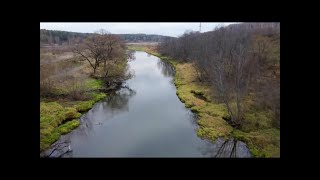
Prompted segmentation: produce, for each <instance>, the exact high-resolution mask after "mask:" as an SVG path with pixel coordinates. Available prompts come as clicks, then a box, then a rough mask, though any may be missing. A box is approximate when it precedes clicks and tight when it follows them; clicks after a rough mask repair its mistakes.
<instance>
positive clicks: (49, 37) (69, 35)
mask: <svg viewBox="0 0 320 180" xmlns="http://www.w3.org/2000/svg"><path fill="white" fill-rule="evenodd" d="M91 34H92V33H77V32H68V31H56V30H46V29H40V46H41V45H48V44H50V45H52V44H59V45H61V44H70V43H71V42H73V41H74V40H76V39H78V40H83V39H84V38H86V37H88V36H89V35H91ZM116 35H118V36H120V38H121V39H122V40H124V41H125V42H162V41H163V40H165V39H171V38H173V37H169V36H162V35H153V34H151V35H149V34H116Z"/></svg>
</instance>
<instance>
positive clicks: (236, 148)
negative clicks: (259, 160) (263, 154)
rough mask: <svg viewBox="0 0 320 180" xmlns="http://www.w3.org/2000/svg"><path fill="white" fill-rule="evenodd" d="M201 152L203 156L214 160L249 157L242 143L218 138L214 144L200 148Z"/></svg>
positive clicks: (247, 150) (248, 152)
mask: <svg viewBox="0 0 320 180" xmlns="http://www.w3.org/2000/svg"><path fill="white" fill-rule="evenodd" d="M201 152H202V154H203V155H204V156H208V157H215V158H246V157H251V154H250V151H249V149H248V148H247V146H246V144H245V143H243V142H242V141H237V140H234V139H233V138H231V139H230V140H224V139H223V138H218V139H217V140H216V142H215V143H213V144H211V143H207V145H206V146H203V147H201Z"/></svg>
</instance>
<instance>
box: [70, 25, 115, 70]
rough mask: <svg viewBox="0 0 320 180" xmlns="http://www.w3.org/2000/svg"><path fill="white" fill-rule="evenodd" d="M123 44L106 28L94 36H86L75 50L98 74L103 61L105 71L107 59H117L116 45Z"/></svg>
mask: <svg viewBox="0 0 320 180" xmlns="http://www.w3.org/2000/svg"><path fill="white" fill-rule="evenodd" d="M119 44H121V40H120V39H119V38H118V37H117V36H115V35H112V34H109V33H108V32H107V31H105V30H99V31H97V32H96V33H95V34H93V35H92V36H90V37H88V38H86V39H85V40H84V42H83V43H78V44H76V45H75V47H74V49H73V52H74V53H76V54H78V55H80V57H81V59H82V60H83V61H88V62H89V64H90V66H91V67H92V68H93V74H96V70H97V68H98V67H99V66H100V64H101V63H103V68H104V70H105V71H107V70H106V69H107V68H106V65H107V61H111V60H114V59H115V56H116V53H115V49H116V48H117V47H116V46H117V45H119Z"/></svg>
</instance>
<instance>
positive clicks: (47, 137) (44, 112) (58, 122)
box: [40, 78, 106, 152]
mask: <svg viewBox="0 0 320 180" xmlns="http://www.w3.org/2000/svg"><path fill="white" fill-rule="evenodd" d="M85 82H86V86H87V87H88V89H87V95H86V96H87V98H86V100H81V101H79V100H73V99H70V98H59V96H57V97H55V98H42V99H40V152H41V151H43V150H45V149H47V148H49V147H50V145H51V144H53V143H54V142H55V141H57V140H58V139H59V137H60V136H61V135H62V134H67V133H69V132H70V131H72V130H73V129H75V128H77V127H78V126H79V125H80V121H79V118H80V116H81V114H82V113H84V112H86V111H88V110H89V109H91V108H92V107H93V105H94V103H95V102H97V101H99V100H101V99H103V98H105V97H106V94H105V93H100V92H99V90H100V89H101V88H102V81H100V80H97V79H92V78H87V79H86V81H85ZM60 91H63V92H65V93H66V94H68V90H67V89H60ZM58 92H59V91H58Z"/></svg>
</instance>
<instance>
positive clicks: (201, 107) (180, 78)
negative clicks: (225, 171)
mask: <svg viewBox="0 0 320 180" xmlns="http://www.w3.org/2000/svg"><path fill="white" fill-rule="evenodd" d="M129 49H130V50H138V51H145V52H147V53H149V54H152V55H154V56H157V57H159V58H161V59H162V60H165V61H168V62H170V63H171V64H172V65H173V66H174V67H175V70H176V75H175V81H174V83H175V85H176V88H177V95H178V97H179V99H180V100H181V101H182V102H183V103H185V106H186V107H187V108H190V109H191V110H192V111H193V112H195V113H197V115H198V117H199V119H198V121H197V122H198V125H199V128H198V129H197V134H198V136H199V137H201V138H206V139H209V140H211V141H212V142H215V140H216V139H217V138H218V137H224V138H225V139H228V138H230V137H231V136H232V137H234V138H235V139H237V140H241V141H244V142H245V143H247V145H248V147H249V149H250V151H251V153H252V155H253V156H254V157H280V130H279V129H277V128H273V126H272V121H271V120H270V118H269V116H268V113H267V112H255V111H250V112H248V113H247V114H246V120H245V123H244V125H243V127H242V128H240V129H234V128H232V127H231V126H230V125H229V124H228V123H227V122H226V121H225V120H224V119H227V110H226V108H225V106H224V104H222V103H217V102H215V100H214V99H213V98H212V97H213V95H214V92H213V91H212V88H210V87H209V85H208V84H205V83H200V82H199V81H198V80H197V78H196V77H197V76H196V71H195V69H194V67H193V65H192V64H191V63H181V62H177V61H175V60H172V59H169V58H167V57H163V56H161V55H160V54H159V53H157V52H156V51H155V48H153V47H151V48H148V47H145V46H129Z"/></svg>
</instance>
